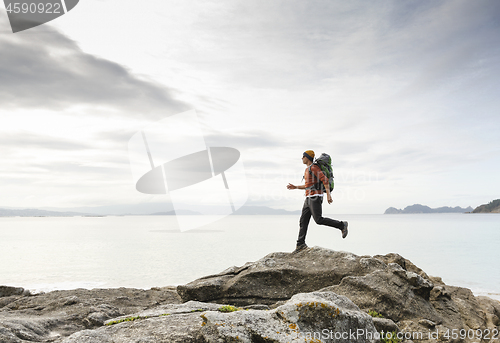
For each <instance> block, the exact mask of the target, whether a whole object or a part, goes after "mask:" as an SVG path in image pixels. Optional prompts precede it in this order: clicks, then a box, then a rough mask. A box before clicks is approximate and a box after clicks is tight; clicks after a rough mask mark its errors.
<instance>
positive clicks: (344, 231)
mask: <svg viewBox="0 0 500 343" xmlns="http://www.w3.org/2000/svg"><path fill="white" fill-rule="evenodd" d="M342 224H344V227H343V228H342V238H346V237H347V233H348V231H347V222H342Z"/></svg>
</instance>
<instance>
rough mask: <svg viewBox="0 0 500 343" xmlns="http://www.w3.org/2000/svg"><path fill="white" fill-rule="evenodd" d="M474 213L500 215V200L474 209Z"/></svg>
mask: <svg viewBox="0 0 500 343" xmlns="http://www.w3.org/2000/svg"><path fill="white" fill-rule="evenodd" d="M472 213H500V199H496V200H493V201H490V202H489V203H488V204H484V205H481V206H478V207H476V208H475V209H474V211H472Z"/></svg>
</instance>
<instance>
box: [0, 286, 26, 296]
mask: <svg viewBox="0 0 500 343" xmlns="http://www.w3.org/2000/svg"><path fill="white" fill-rule="evenodd" d="M24 292H25V290H24V288H21V287H10V286H0V298H3V297H10V296H12V295H23V293H24Z"/></svg>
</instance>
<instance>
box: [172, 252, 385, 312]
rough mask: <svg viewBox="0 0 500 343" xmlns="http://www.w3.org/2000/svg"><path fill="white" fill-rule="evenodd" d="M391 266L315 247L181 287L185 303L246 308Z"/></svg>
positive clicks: (281, 254)
mask: <svg viewBox="0 0 500 343" xmlns="http://www.w3.org/2000/svg"><path fill="white" fill-rule="evenodd" d="M385 268H387V265H386V264H385V263H384V262H382V261H380V260H379V259H375V258H372V257H370V256H357V255H354V254H351V253H348V252H343V251H333V250H329V249H325V248H320V247H314V248H311V249H307V250H304V251H302V252H300V253H298V254H290V253H272V254H269V255H267V256H266V257H264V258H262V259H260V260H258V261H256V262H253V263H247V264H245V265H244V266H242V267H239V268H238V267H232V268H229V269H227V270H225V271H224V272H222V273H220V274H216V275H211V276H207V277H203V278H200V279H198V280H195V281H193V282H190V283H188V284H187V285H181V286H178V287H177V292H178V293H179V295H180V296H181V297H182V300H183V301H188V300H197V301H204V302H207V301H210V302H218V303H225V304H236V305H239V306H246V305H251V304H265V305H270V304H273V303H276V302H277V301H281V300H288V299H290V298H291V297H292V296H293V295H294V294H297V293H305V292H312V291H316V290H318V289H321V288H323V287H327V286H330V285H336V284H339V283H340V282H341V280H342V279H343V278H344V277H346V276H361V275H366V274H368V273H370V272H372V271H375V270H379V269H385Z"/></svg>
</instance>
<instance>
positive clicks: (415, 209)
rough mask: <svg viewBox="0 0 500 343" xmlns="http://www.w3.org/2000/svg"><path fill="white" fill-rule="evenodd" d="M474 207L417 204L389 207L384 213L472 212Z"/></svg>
mask: <svg viewBox="0 0 500 343" xmlns="http://www.w3.org/2000/svg"><path fill="white" fill-rule="evenodd" d="M472 210H473V209H472V207H470V206H469V207H467V208H462V207H459V206H457V207H448V206H444V207H438V208H430V207H429V206H425V205H420V204H415V205H411V206H406V207H405V208H404V209H402V210H399V209H397V208H394V207H389V208H388V209H387V210H385V212H384V214H400V213H403V214H406V213H465V212H472Z"/></svg>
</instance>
